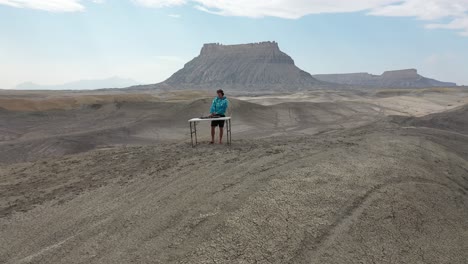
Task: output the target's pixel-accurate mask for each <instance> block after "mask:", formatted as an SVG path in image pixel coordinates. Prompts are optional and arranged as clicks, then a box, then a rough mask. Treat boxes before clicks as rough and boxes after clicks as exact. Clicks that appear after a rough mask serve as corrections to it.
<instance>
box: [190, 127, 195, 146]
mask: <svg viewBox="0 0 468 264" xmlns="http://www.w3.org/2000/svg"><path fill="white" fill-rule="evenodd" d="M189 124H190V143H191V144H192V148H193V147H195V146H194V145H193V131H192V122H189Z"/></svg>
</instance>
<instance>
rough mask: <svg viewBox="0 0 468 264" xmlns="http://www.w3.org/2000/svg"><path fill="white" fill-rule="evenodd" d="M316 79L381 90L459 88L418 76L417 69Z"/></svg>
mask: <svg viewBox="0 0 468 264" xmlns="http://www.w3.org/2000/svg"><path fill="white" fill-rule="evenodd" d="M313 77H314V78H316V79H318V80H321V81H324V82H330V83H338V84H344V85H351V86H366V87H381V88H423V87H450V86H457V84H456V83H452V82H441V81H437V80H434V79H430V78H426V77H424V76H421V75H419V74H418V71H417V70H416V69H407V70H397V71H386V72H384V73H383V74H382V75H372V74H369V73H347V74H317V75H313Z"/></svg>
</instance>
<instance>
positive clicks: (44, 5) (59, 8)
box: [0, 0, 104, 12]
mask: <svg viewBox="0 0 468 264" xmlns="http://www.w3.org/2000/svg"><path fill="white" fill-rule="evenodd" d="M90 1H91V2H95V3H102V2H104V0H90ZM81 2H82V1H81V0H0V5H7V6H12V7H17V8H30V9H38V10H44V11H50V12H78V11H83V10H84V9H85V7H84V6H83V4H81Z"/></svg>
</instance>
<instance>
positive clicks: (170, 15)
mask: <svg viewBox="0 0 468 264" xmlns="http://www.w3.org/2000/svg"><path fill="white" fill-rule="evenodd" d="M168 16H169V17H172V18H180V17H181V15H178V14H169V15H168Z"/></svg>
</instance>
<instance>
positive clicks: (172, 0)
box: [132, 0, 187, 8]
mask: <svg viewBox="0 0 468 264" xmlns="http://www.w3.org/2000/svg"><path fill="white" fill-rule="evenodd" d="M132 1H133V2H135V3H137V4H139V5H142V6H146V7H155V8H161V7H170V6H179V5H184V4H186V3H187V1H186V0H132Z"/></svg>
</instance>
